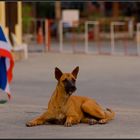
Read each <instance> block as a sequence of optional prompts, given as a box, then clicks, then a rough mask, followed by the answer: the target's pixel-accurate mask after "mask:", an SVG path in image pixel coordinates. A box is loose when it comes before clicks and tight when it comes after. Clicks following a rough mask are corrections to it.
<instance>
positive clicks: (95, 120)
mask: <svg viewBox="0 0 140 140" xmlns="http://www.w3.org/2000/svg"><path fill="white" fill-rule="evenodd" d="M78 72H79V67H76V68H75V69H74V70H73V71H72V72H71V73H63V72H62V71H61V70H60V69H58V68H57V67H56V68H55V78H56V79H57V80H58V83H57V86H56V88H55V90H54V92H53V94H52V96H51V99H50V101H49V103H48V109H47V111H46V112H44V113H43V114H42V115H40V116H39V117H37V118H35V119H33V120H31V121H29V122H27V123H26V126H28V127H31V126H37V125H43V124H45V123H46V122H48V123H56V124H64V125H65V126H67V127H69V126H72V125H73V124H78V123H88V124H90V125H92V124H105V123H107V122H108V121H109V120H112V119H114V117H115V112H114V111H112V110H111V109H108V108H107V109H105V110H104V109H103V108H102V107H101V106H100V105H99V104H98V103H97V102H96V101H95V100H94V99H90V98H88V97H84V96H75V95H72V94H73V93H74V92H75V91H76V79H77V75H78Z"/></svg>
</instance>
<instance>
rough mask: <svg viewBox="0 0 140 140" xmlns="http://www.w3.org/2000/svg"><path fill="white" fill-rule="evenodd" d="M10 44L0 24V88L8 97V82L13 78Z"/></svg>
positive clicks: (9, 94)
mask: <svg viewBox="0 0 140 140" xmlns="http://www.w3.org/2000/svg"><path fill="white" fill-rule="evenodd" d="M11 48H12V47H11V45H10V43H9V42H8V41H7V39H6V36H5V35H4V32H3V30H2V27H1V26H0V89H2V90H3V91H4V92H5V93H7V94H8V98H9V99H10V97H11V93H10V87H9V84H10V83H11V81H12V78H13V74H12V71H13V67H14V59H13V56H12V53H11Z"/></svg>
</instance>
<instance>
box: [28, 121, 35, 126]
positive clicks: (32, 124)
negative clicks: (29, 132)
mask: <svg viewBox="0 0 140 140" xmlns="http://www.w3.org/2000/svg"><path fill="white" fill-rule="evenodd" d="M36 125H37V124H36V123H35V122H32V121H29V122H27V123H26V126H27V127H32V126H36Z"/></svg>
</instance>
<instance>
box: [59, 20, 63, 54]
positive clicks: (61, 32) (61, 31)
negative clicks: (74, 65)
mask: <svg viewBox="0 0 140 140" xmlns="http://www.w3.org/2000/svg"><path fill="white" fill-rule="evenodd" d="M59 43H60V44H59V51H60V52H62V51H63V21H62V20H60V21H59Z"/></svg>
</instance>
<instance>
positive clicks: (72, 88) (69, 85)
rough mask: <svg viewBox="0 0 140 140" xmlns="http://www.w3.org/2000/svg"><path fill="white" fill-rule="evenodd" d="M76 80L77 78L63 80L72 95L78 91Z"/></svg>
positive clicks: (66, 89) (68, 92) (67, 91)
mask: <svg viewBox="0 0 140 140" xmlns="http://www.w3.org/2000/svg"><path fill="white" fill-rule="evenodd" d="M75 82H76V81H75V79H72V80H68V79H65V80H64V81H63V83H64V88H65V91H66V93H67V94H68V95H71V94H72V93H73V92H74V91H76V85H75Z"/></svg>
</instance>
